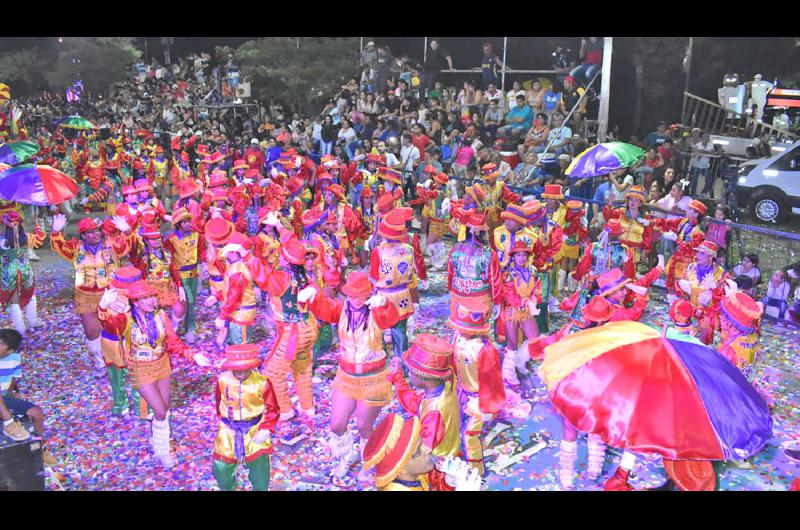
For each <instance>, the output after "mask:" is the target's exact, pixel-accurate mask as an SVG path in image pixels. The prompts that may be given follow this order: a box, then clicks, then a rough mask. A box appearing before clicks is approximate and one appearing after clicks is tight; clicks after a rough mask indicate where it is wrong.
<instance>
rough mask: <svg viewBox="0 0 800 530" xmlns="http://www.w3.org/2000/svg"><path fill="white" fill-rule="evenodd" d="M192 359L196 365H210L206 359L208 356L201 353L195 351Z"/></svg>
mask: <svg viewBox="0 0 800 530" xmlns="http://www.w3.org/2000/svg"><path fill="white" fill-rule="evenodd" d="M192 359H194V363H195V364H196V365H197V366H204V367H205V366H211V361H209V360H208V357H206V356H205V355H203V354H202V353H195V354H194V355H193V356H192Z"/></svg>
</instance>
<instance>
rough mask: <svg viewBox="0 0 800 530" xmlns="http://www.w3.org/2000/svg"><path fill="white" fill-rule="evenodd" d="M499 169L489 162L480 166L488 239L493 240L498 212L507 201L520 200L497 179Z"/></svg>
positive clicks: (497, 222)
mask: <svg viewBox="0 0 800 530" xmlns="http://www.w3.org/2000/svg"><path fill="white" fill-rule="evenodd" d="M499 176H500V171H499V170H498V169H497V164H495V163H489V164H485V165H484V166H483V167H481V178H482V179H483V181H482V183H481V186H482V187H483V191H484V192H485V194H486V198H485V199H484V201H483V205H484V208H485V209H486V222H487V225H488V226H489V241H494V229H495V228H496V227H497V225H499V224H500V212H501V211H502V210H503V209H504V208H505V207H506V205H507V204H508V203H517V204H519V202H520V196H519V195H518V194H516V193H514V192H512V191H511V190H510V189H508V186H506V184H505V182H503V181H501V180H497V177H499Z"/></svg>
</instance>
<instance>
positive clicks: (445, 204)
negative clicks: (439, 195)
mask: <svg viewBox="0 0 800 530" xmlns="http://www.w3.org/2000/svg"><path fill="white" fill-rule="evenodd" d="M449 213H450V199H449V198H448V197H445V199H444V200H443V201H442V215H447V214H449Z"/></svg>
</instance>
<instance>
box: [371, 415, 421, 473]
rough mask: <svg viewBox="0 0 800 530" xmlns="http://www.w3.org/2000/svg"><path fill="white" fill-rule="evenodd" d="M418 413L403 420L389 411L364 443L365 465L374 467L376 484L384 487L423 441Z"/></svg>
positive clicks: (401, 469)
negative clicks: (421, 440) (421, 439)
mask: <svg viewBox="0 0 800 530" xmlns="http://www.w3.org/2000/svg"><path fill="white" fill-rule="evenodd" d="M419 431H420V423H419V419H418V418H417V417H416V416H412V417H411V418H409V419H408V420H404V419H403V418H401V417H400V416H398V415H397V414H387V415H386V417H385V418H383V420H381V422H380V423H379V424H378V425H377V426H376V427H375V430H374V431H372V435H370V437H369V440H367V443H366V445H365V446H364V454H363V458H364V469H367V470H368V469H372V468H373V467H374V468H375V485H376V486H377V487H379V488H382V487H384V486H386V485H387V484H389V483H390V482H391V481H393V480H394V479H395V478H397V475H399V474H400V472H401V471H403V468H404V467H405V465H406V464H407V463H408V461H409V460H410V459H411V455H413V454H414V451H416V450H417V447H418V446H419V443H420V436H419Z"/></svg>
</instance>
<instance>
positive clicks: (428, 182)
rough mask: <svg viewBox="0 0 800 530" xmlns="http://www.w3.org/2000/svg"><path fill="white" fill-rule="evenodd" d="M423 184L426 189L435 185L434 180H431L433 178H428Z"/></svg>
mask: <svg viewBox="0 0 800 530" xmlns="http://www.w3.org/2000/svg"><path fill="white" fill-rule="evenodd" d="M422 186H423V187H424V188H425V189H426V190H429V189H431V186H433V180H431V179H428V180H426V181H425V184H423V185H422Z"/></svg>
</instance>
